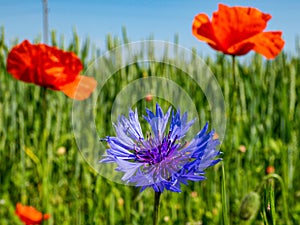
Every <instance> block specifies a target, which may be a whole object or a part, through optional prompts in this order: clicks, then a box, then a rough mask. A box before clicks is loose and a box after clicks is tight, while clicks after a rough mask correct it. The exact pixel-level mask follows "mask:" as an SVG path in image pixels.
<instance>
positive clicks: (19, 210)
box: [15, 203, 43, 224]
mask: <svg viewBox="0 0 300 225" xmlns="http://www.w3.org/2000/svg"><path fill="white" fill-rule="evenodd" d="M15 213H16V215H18V216H19V218H20V220H21V221H23V222H24V223H25V224H40V223H41V221H42V219H43V214H42V213H41V212H39V211H37V210H36V209H35V208H34V207H32V206H23V205H22V204H21V203H17V205H16V212H15Z"/></svg>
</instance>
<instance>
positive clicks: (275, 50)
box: [251, 31, 284, 59]
mask: <svg viewBox="0 0 300 225" xmlns="http://www.w3.org/2000/svg"><path fill="white" fill-rule="evenodd" d="M281 35H282V32H281V31H270V32H264V33H260V34H259V35H257V36H255V37H254V38H252V39H251V41H252V42H253V43H254V44H255V47H254V48H253V50H254V51H256V52H257V53H260V54H262V55H263V56H265V57H266V58H267V59H273V58H275V57H276V56H277V55H278V54H279V53H280V52H281V50H282V49H283V46H284V40H283V39H282V38H281Z"/></svg>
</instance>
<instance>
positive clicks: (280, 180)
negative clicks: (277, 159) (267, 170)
mask: <svg viewBox="0 0 300 225" xmlns="http://www.w3.org/2000/svg"><path fill="white" fill-rule="evenodd" d="M272 178H273V179H276V180H278V181H279V183H280V186H281V191H282V203H283V214H284V219H285V222H286V224H287V225H289V224H290V220H289V215H288V209H287V200H286V190H285V187H284V182H283V180H282V178H281V177H280V176H279V175H278V174H275V173H272V174H268V175H266V176H265V177H264V178H263V181H262V182H261V184H260V186H259V187H258V190H260V189H261V188H262V186H263V184H264V182H265V181H268V180H269V179H272Z"/></svg>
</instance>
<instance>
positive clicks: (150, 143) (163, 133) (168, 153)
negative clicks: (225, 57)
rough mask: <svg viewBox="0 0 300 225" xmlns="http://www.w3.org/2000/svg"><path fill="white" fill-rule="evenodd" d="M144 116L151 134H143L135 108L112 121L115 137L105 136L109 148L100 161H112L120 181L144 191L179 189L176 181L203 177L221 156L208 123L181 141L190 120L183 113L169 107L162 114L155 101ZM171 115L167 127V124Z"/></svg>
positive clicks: (190, 123) (202, 178)
mask: <svg viewBox="0 0 300 225" xmlns="http://www.w3.org/2000/svg"><path fill="white" fill-rule="evenodd" d="M146 112H147V115H146V116H144V119H145V120H146V121H147V122H148V123H149V125H150V126H151V129H152V131H151V133H148V134H147V135H146V137H144V135H143V133H142V129H141V126H140V122H139V119H138V113H137V110H135V111H132V110H130V111H129V118H126V117H125V116H123V115H122V116H120V117H119V119H118V122H117V124H114V127H115V130H116V134H117V136H116V137H110V136H108V137H106V138H105V141H107V143H108V144H109V146H110V148H109V149H107V150H106V155H104V156H103V159H102V160H101V161H100V162H103V163H116V164H117V168H116V170H118V171H121V172H123V173H124V176H123V177H122V180H123V181H124V182H126V183H128V184H132V185H135V186H137V187H141V190H142V191H143V190H145V189H146V188H147V187H152V188H153V189H154V191H156V192H163V191H164V189H167V190H170V191H174V192H180V191H181V189H180V184H181V183H183V184H185V185H187V181H188V180H191V181H201V180H204V179H205V177H204V174H205V173H204V170H205V169H206V168H207V167H210V166H213V165H215V164H216V163H218V162H219V161H221V158H216V156H218V155H219V154H220V151H218V150H217V149H216V147H217V146H218V145H219V143H220V142H219V140H218V139H213V135H214V132H213V131H211V132H208V133H207V128H208V124H206V125H205V126H204V128H203V129H202V130H201V131H200V132H199V133H198V134H197V135H196V136H195V137H194V139H193V140H192V141H190V142H189V143H188V142H185V141H184V140H183V137H184V136H185V134H186V132H187V131H188V130H189V128H190V127H191V126H192V124H193V123H194V120H192V121H189V122H188V121H187V113H184V114H183V115H182V116H181V115H180V110H178V111H177V112H176V113H174V111H172V114H171V108H169V110H168V111H167V113H166V114H164V112H163V111H162V109H161V107H160V106H159V105H158V104H156V113H155V114H154V113H153V112H152V111H150V110H149V109H146ZM170 114H171V122H170V124H169V127H170V128H169V130H167V125H168V122H169V118H170Z"/></svg>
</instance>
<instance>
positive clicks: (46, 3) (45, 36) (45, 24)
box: [43, 0, 48, 44]
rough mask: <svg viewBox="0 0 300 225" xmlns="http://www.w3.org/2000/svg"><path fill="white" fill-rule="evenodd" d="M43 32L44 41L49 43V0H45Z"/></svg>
mask: <svg viewBox="0 0 300 225" xmlns="http://www.w3.org/2000/svg"><path fill="white" fill-rule="evenodd" d="M43 32H44V33H43V37H44V43H45V44H48V0H43Z"/></svg>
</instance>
